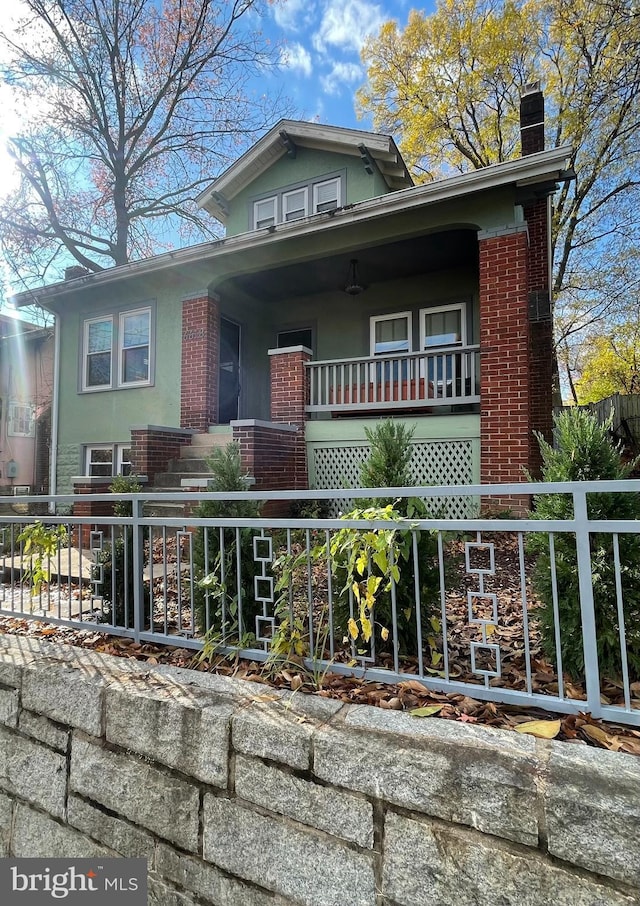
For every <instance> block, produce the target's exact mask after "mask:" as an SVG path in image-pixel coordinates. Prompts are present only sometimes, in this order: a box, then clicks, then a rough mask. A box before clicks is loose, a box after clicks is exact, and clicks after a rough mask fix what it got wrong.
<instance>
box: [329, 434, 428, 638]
mask: <svg viewBox="0 0 640 906" xmlns="http://www.w3.org/2000/svg"><path fill="white" fill-rule="evenodd" d="M414 430H415V429H414V428H408V427H406V426H405V425H403V424H401V423H398V422H394V421H393V420H392V419H388V420H386V421H382V422H378V424H377V425H376V426H375V427H374V428H373V429H369V428H365V433H366V435H367V439H368V441H369V445H370V452H369V456H368V457H367V459H366V461H365V462H364V463H363V464H362V466H361V469H360V480H361V484H362V487H365V488H393V487H410V486H411V485H412V483H413V481H412V477H411V441H412V439H413V434H414ZM362 507H363V508H360V509H355V510H353V511H352V512H351V513H348V514H346V515H345V516H344V518H345V519H399V520H403V519H404V520H409V522H408V523H407V528H406V529H404V528H403V529H396V530H392V531H391V533H390V534H389V533H388V532H387V531H386V530H381V531H380V532H379V533H377V537H373V535H374V533H371V532H367V531H366V530H364V531H359V530H356V529H341V530H340V531H339V532H338V533H337V535H336V536H334V538H333V540H332V557H333V563H334V566H335V570H336V576H337V579H338V584H339V587H341V588H343V592H342V594H341V595H340V597H339V598H338V599H337V601H336V603H335V614H334V618H335V621H336V623H337V625H338V626H340V627H341V628H343V629H344V628H346V627H347V626H348V621H349V612H350V609H349V603H348V602H349V596H348V589H349V587H350V585H352V584H353V582H354V581H355V582H356V584H358V583H361V582H363V581H364V578H365V577H364V575H363V574H362V573H360V574H359V575H354V568H355V566H356V563H357V562H358V555H357V554H356V553H355V552H356V551H361V552H362V551H363V550H364V549H369V550H368V556H371V557H372V556H373V548H375V547H376V545H382V548H385V546H386V548H387V554H386V555H385V554H383V553H382V549H380V550H379V551H378V557H379V559H378V561H377V562H374V560H373V559H372V562H371V567H370V570H369V573H370V578H371V580H372V581H371V582H370V584H369V586H368V587H367V586H366V583H365V585H363V587H362V592H363V594H364V595H365V597H366V591H367V589H368V588H369V589H370V588H372V587H373V586H374V585H376V580H380V581H379V582H378V583H377V586H376V591H375V605H374V609H375V613H374V614H373V627H374V632H375V635H376V645H377V646H378V649H379V650H382V651H388V650H390V648H391V647H392V635H391V634H388V633H387V630H390V629H391V627H392V624H393V620H392V596H391V582H390V575H389V573H388V571H385V568H388V565H389V562H390V559H391V555H392V556H393V562H394V563H395V571H394V576H393V578H394V584H395V599H396V617H397V628H398V646H399V650H400V653H401V654H403V655H404V654H416V653H417V619H416V610H417V608H416V584H415V577H414V562H413V531H412V530H411V529H410V528H409V523H410V520H412V519H425V518H428V516H429V513H428V511H427V507H426V506H425V504H424V501H422V500H420V499H418V498H416V497H411V498H403V499H399V500H391V499H390V498H376V499H372V500H363V501H362ZM417 548H418V564H419V590H420V603H421V616H422V620H421V622H422V627H421V629H422V634H423V639H426V637H427V635H428V633H431V634H432V632H433V630H432V628H430V623H431V619H432V617H433V615H434V613H435V604H436V601H437V600H438V593H439V573H438V564H437V536H436V534H435V533H434V532H430V531H421V532H419V533H418V538H417ZM354 557H355V559H354ZM385 557H386V558H387V559H386V560H385ZM362 562H363V561H362V560H360V563H361V564H362ZM383 567H385V568H383ZM367 569H369V568H368V567H367ZM356 572H357V571H356ZM364 619H365V627H366V619H367V617H366V614H365V615H364ZM383 630H384V631H383ZM351 635H352V636H353V625H351Z"/></svg>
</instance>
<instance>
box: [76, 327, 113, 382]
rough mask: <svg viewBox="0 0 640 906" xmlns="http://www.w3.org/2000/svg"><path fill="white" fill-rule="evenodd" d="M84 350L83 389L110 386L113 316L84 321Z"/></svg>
mask: <svg viewBox="0 0 640 906" xmlns="http://www.w3.org/2000/svg"><path fill="white" fill-rule="evenodd" d="M84 350H85V355H84V376H83V382H82V383H83V387H84V389H85V390H90V389H92V388H94V387H101V388H109V387H111V371H112V357H113V318H95V319H93V320H91V321H85V322H84Z"/></svg>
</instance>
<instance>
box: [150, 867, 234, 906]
mask: <svg viewBox="0 0 640 906" xmlns="http://www.w3.org/2000/svg"><path fill="white" fill-rule="evenodd" d="M147 893H148V906H200V903H201V900H200V899H198V901H197V902H196V900H194V899H193V897H190V896H188V895H187V894H184V893H180V892H179V891H177V890H174V888H173V887H170V886H169V885H168V884H164V883H163V881H162V879H161V878H160V877H159V876H158V875H157V874H155V873H154V872H150V873H149V875H148V876H147ZM205 902H207V903H209V902H211V901H210V900H207V899H206V898H205ZM215 906H217V903H216V904H215Z"/></svg>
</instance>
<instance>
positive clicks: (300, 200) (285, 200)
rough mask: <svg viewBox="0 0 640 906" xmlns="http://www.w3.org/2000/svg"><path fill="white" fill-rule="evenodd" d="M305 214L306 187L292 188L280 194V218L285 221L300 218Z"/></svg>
mask: <svg viewBox="0 0 640 906" xmlns="http://www.w3.org/2000/svg"><path fill="white" fill-rule="evenodd" d="M306 216H307V189H306V186H305V188H304V189H294V191H293V192H284V193H283V195H282V219H283V220H284V221H285V222H287V223H288V222H289V221H291V220H302V218H303V217H306Z"/></svg>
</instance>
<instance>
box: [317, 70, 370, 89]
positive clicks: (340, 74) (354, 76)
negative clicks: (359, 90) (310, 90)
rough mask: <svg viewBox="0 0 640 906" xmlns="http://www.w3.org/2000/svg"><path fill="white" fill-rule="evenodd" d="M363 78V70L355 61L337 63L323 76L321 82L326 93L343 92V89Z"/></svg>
mask: <svg viewBox="0 0 640 906" xmlns="http://www.w3.org/2000/svg"><path fill="white" fill-rule="evenodd" d="M361 78H362V70H361V69H360V67H359V66H357V65H356V64H355V63H335V64H334V66H333V69H332V70H331V72H330V73H329V74H328V75H325V76H322V78H321V79H320V84H321V85H322V90H323V91H324V93H325V94H341V93H342V89H343V88H345V87H346V86H348V85H352V84H353V83H354V82H359V81H360V79H361Z"/></svg>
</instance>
